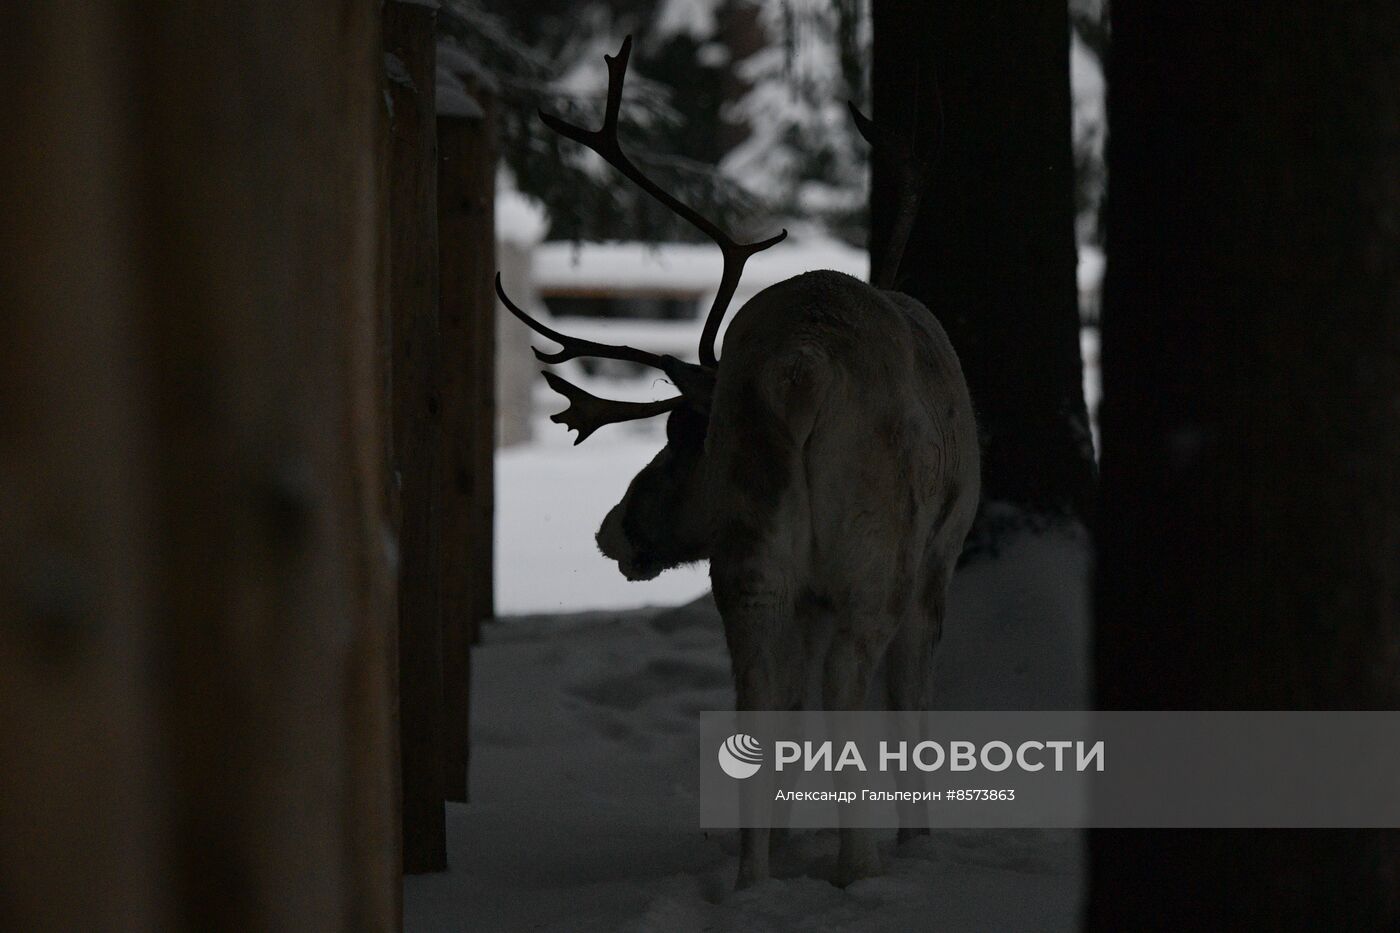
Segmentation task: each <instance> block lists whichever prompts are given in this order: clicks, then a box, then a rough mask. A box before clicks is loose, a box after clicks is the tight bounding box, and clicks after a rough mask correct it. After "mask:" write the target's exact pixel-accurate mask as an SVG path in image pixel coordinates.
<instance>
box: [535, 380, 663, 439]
mask: <svg viewBox="0 0 1400 933" xmlns="http://www.w3.org/2000/svg"><path fill="white" fill-rule="evenodd" d="M544 381H545V382H547V383H549V387H550V388H551V389H553V390H554V391H555V392H558V393H559V394H560V395H562V396H564V398H565V399H567V400H568V402H569V407H568V408H566V409H564V410H563V411H561V412H559V413H557V414H553V415H550V416H549V420H550V421H553V422H554V423H555V424H562V425H563V426H564V427H566V428H568V429H569V430H570V431H577V432H578V437H576V438H574V444H575V445H576V446H577V445H578V444H582V443H583V441H584V439H585V438H587V437H588V435H590V434H592V433H593V432H594V431H596V430H598V429H599V428H601V427H602V426H603V425H605V424H618V423H619V422H623V421H637V420H639V419H641V418H650V417H652V416H653V415H664V414H665V413H666V412H668V411H670V410H671V409H673V408H675V407H676V406H677V405H679V404H680V403H681V402H682V401H684V400H685V396H683V395H676V396H672V397H671V398H663V399H658V400H657V401H655V402H619V401H616V400H614V399H608V398H599V397H598V396H596V395H592V394H590V393H588V392H585V391H584V390H582V389H580V388H579V387H578V386H576V385H574V384H573V383H572V382H570V381H569V380H567V379H564V378H563V377H561V376H558V375H555V374H554V373H552V372H549V371H548V370H545V371H544Z"/></svg>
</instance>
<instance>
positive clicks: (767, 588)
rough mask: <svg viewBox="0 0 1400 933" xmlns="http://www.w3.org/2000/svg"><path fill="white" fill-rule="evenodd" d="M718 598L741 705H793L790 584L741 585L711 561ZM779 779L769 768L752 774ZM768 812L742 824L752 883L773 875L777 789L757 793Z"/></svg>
mask: <svg viewBox="0 0 1400 933" xmlns="http://www.w3.org/2000/svg"><path fill="white" fill-rule="evenodd" d="M711 577H712V579H713V582H714V590H715V601H716V603H717V604H718V605H719V607H720V615H721V616H722V617H723V619H724V629H725V635H726V637H727V639H728V641H729V653H730V657H731V659H732V661H733V664H734V686H735V693H736V697H735V699H736V704H735V709H738V710H740V711H743V710H778V709H784V708H786V707H787V706H788V705H790V700H789V697H790V696H791V690H790V689H789V683H790V682H791V681H792V679H793V676H794V671H793V670H791V668H792V657H793V655H792V653H791V651H789V650H787V648H788V645H787V642H788V640H789V637H790V632H791V629H792V611H791V606H790V601H789V600H788V598H787V593H788V588H787V587H786V586H784V585H781V584H778V583H776V582H772V583H768V584H761V583H757V581H755V580H754V579H753V577H752V576H750V577H748V578H747V579H746V580H744V581H743V583H742V584H741V585H737V586H736V585H735V584H734V582H733V581H732V580H730V579H726V577H725V575H724V574H723V573H722V572H721V573H716V572H715V567H714V565H713V564H712V565H711ZM772 779H773V775H772V771H771V769H770V768H763V769H762V770H760V771H759V773H758V774H757V775H755V776H754V778H752V780H755V781H758V780H765V781H769V782H771V781H772ZM754 796H755V797H757V798H758V801H759V803H758V804H757V805H761V806H763V807H764V808H765V810H764V811H763V812H758V811H756V810H755V811H754V812H752V813H749V812H745V813H744V814H743V816H744V819H745V822H746V823H748V824H749V825H748V826H747V827H745V828H743V829H740V830H739V877H738V881H737V883H736V885H735V886H736V888H739V889H742V888H746V887H748V886H750V885H752V884H755V883H757V882H759V881H764V880H766V879H767V878H768V876H769V868H768V866H769V846H770V835H771V833H770V830H769V829H768V828H767V826H765V825H762V824H766V823H768V822H770V820H769V817H770V816H771V807H772V798H773V794H772V793H771V792H770V793H767V794H757V795H754Z"/></svg>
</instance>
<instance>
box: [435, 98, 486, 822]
mask: <svg viewBox="0 0 1400 933" xmlns="http://www.w3.org/2000/svg"><path fill="white" fill-rule="evenodd" d="M452 90H453V92H454V93H453V94H452V95H445V96H444V98H442V99H440V100H439V108H438V109H439V114H438V236H439V254H440V257H441V265H440V268H439V281H440V282H441V283H442V287H441V326H442V347H443V367H442V418H443V456H444V469H443V484H442V496H443V498H442V525H443V528H442V534H443V546H442V557H443V579H442V587H443V618H442V626H443V627H442V638H443V686H444V696H445V700H446V707H445V723H444V732H445V737H446V748H445V752H444V760H445V762H446V777H447V796H448V799H450V800H466V799H467V761H468V757H469V754H468V721H469V720H468V710H469V700H470V672H471V666H470V652H471V644H472V642H473V641H474V639H475V635H476V632H477V630H478V628H479V626H480V623H481V621H482V619H483V617H484V616H483V612H485V613H489V612H490V608H489V607H490V600H491V586H492V582H491V576H492V575H491V538H492V528H491V525H490V520H491V515H492V493H493V489H492V485H493V484H492V473H493V463H494V459H493V457H494V451H495V404H494V395H495V356H496V353H495V293H494V290H493V286H492V280H493V277H494V275H495V266H496V262H495V259H496V250H495V216H494V211H493V206H494V201H495V175H496V153H495V146H494V141H493V139H492V132H491V122H490V117H489V109H488V107H489V102H488V101H487V100H486V99H485V95H483V94H482V93H480V92H474V93H473V94H472V95H471V97H466V96H464V95H463V92H462V91H461V89H460V88H455V87H454V88H453V89H452ZM459 98H460V100H458V99H459ZM452 101H457V103H456V105H455V106H453V105H452ZM472 104H476V105H477V106H476V107H475V108H473V107H471V106H470V105H472ZM482 105H487V106H486V107H483V106H482Z"/></svg>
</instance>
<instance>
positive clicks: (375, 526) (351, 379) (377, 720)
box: [341, 0, 403, 933]
mask: <svg viewBox="0 0 1400 933" xmlns="http://www.w3.org/2000/svg"><path fill="white" fill-rule="evenodd" d="M347 9H348V13H349V15H348V16H346V18H345V21H344V22H345V25H344V30H343V35H344V36H345V39H344V40H343V42H344V48H345V49H346V57H347V84H346V90H347V92H348V93H349V96H350V97H351V99H354V100H359V101H361V102H362V103H361V105H360V106H357V107H355V108H354V110H353V111H352V112H351V113H350V114H347V115H346V118H345V119H344V120H343V121H342V123H341V128H342V129H343V131H344V132H345V133H346V135H347V137H348V138H347V140H346V147H345V148H346V156H347V158H348V159H349V162H350V168H351V172H352V178H353V179H354V180H355V181H356V182H358V186H361V187H362V190H364V191H365V194H366V195H367V196H365V197H362V198H359V199H357V200H356V201H355V202H354V204H353V206H352V207H351V208H350V210H351V212H352V218H351V225H352V226H351V238H350V240H349V241H348V244H347V245H348V250H347V256H349V257H350V262H351V263H352V265H353V266H354V267H355V268H357V269H370V270H373V272H372V274H371V275H368V276H358V277H357V278H356V280H355V282H356V289H355V291H354V293H353V294H352V295H351V296H350V297H351V300H350V301H347V302H346V303H345V318H346V320H345V328H344V332H345V334H346V338H347V347H346V354H345V359H346V380H347V385H346V390H345V399H346V404H347V406H348V412H347V421H348V425H349V431H348V432H347V440H348V443H349V448H350V449H349V450H348V452H347V462H348V463H351V464H352V465H353V475H352V476H353V490H352V495H353V507H354V510H355V519H356V521H357V525H358V527H357V533H356V534H355V536H354V546H355V552H354V555H353V556H354V569H355V588H354V593H355V600H356V605H355V611H354V613H353V615H352V621H353V624H354V628H353V630H352V636H351V644H350V669H349V685H348V693H347V697H346V720H347V729H348V733H349V736H348V745H347V756H348V761H347V770H348V775H349V788H348V794H347V813H346V821H347V830H348V834H349V852H348V871H349V873H350V878H351V884H350V886H349V890H348V891H347V894H348V897H349V903H348V914H349V917H348V919H349V928H350V929H351V930H355V931H361V933H378V931H397V930H400V929H402V925H403V916H402V915H403V905H402V898H403V885H402V883H401V882H400V872H401V866H402V854H401V851H400V846H401V828H400V812H401V811H400V804H399V786H398V783H397V772H398V756H399V740H398V719H397V717H396V715H395V705H394V704H395V693H396V689H397V683H398V618H397V612H398V597H397V593H396V583H397V581H396V579H395V573H396V568H395V566H394V563H393V550H394V547H393V545H394V542H395V537H394V535H395V531H394V526H393V515H392V512H391V509H390V505H391V500H390V498H389V496H388V482H389V475H390V470H389V456H390V453H391V449H390V446H389V444H390V432H389V425H390V422H389V409H388V404H389V392H388V380H389V378H390V375H391V369H390V362H391V357H390V355H389V339H390V332H389V320H388V308H389V304H388V294H389V292H388V288H389V264H388V263H389V254H388V239H387V232H388V216H389V215H388V210H389V202H388V157H389V150H388V108H387V105H386V104H385V93H384V92H385V84H386V79H385V76H384V59H383V48H382V46H383V43H382V23H381V20H380V14H379V10H380V4H379V3H378V2H375V0H370V2H361V3H356V4H353V5H351V6H350V7H348V8H347Z"/></svg>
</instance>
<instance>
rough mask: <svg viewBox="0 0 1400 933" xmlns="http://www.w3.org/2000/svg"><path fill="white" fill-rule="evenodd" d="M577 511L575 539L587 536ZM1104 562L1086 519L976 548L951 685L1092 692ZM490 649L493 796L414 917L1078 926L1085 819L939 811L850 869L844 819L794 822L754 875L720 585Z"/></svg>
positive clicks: (655, 923)
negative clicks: (713, 803) (718, 738)
mask: <svg viewBox="0 0 1400 933" xmlns="http://www.w3.org/2000/svg"><path fill="white" fill-rule="evenodd" d="M639 446H641V445H639V444H635V443H631V444H629V443H622V442H618V443H616V444H615V445H613V448H614V449H611V452H609V453H603V452H602V451H599V452H598V453H597V454H596V455H595V456H596V459H597V461H598V462H597V463H595V464H593V465H592V466H589V467H586V469H587V470H590V471H591V470H595V469H599V468H600V467H601V465H602V464H603V463H604V462H608V461H612V459H613V458H616V460H615V461H614V462H615V463H616V464H617V465H619V466H620V465H621V461H622V459H623V450H625V449H627V448H629V447H639ZM537 453H538V452H537ZM628 455H629V456H630V455H631V454H630V453H629V454H628ZM529 459H530V458H529V457H524V458H512V457H507V460H506V462H504V463H503V467H511V468H515V469H517V470H519V469H528V467H525V466H524V465H523V463H524V462H526V461H528V460H529ZM577 465H578V464H577V462H574V463H573V464H572V465H571V464H569V463H568V462H567V461H566V462H563V463H561V464H560V469H561V470H568V469H572V468H574V467H577ZM538 466H540V464H536V467H538ZM602 472H603V471H601V470H599V475H600V476H601V475H602ZM517 475H518V473H517ZM561 475H563V474H561ZM617 479H618V480H619V481H621V480H624V479H625V478H624V477H618V478H617ZM577 485H578V491H577V492H576V496H577V498H581V499H586V500H587V504H586V505H577V507H576V509H575V510H574V511H572V512H571V513H570V515H571V516H573V517H581V516H582V513H584V512H590V513H592V512H596V513H597V514H598V515H601V512H602V510H603V509H605V508H606V507H607V506H608V505H610V504H611V503H610V502H608V501H603V500H604V499H605V497H604V496H603V495H602V491H601V490H600V489H599V490H595V489H593V488H592V487H590V486H588V484H587V483H585V482H583V481H578V483H577ZM588 517H589V518H590V520H591V518H592V515H591V514H590V515H589V516H588ZM566 524H567V522H566V521H565V520H564V516H562V515H561V516H560V525H559V527H558V528H557V529H556V533H555V539H556V540H557V543H558V544H559V545H561V546H564V547H568V546H569V543H570V542H571V541H574V540H576V539H577V538H579V537H581V535H580V533H579V532H580V529H578V528H567V527H564V526H565V525H566ZM503 532H505V533H506V534H509V532H508V531H506V529H503ZM556 540H551V547H553V546H554V545H555V543H556ZM517 546H518V544H517ZM556 560H557V558H555V557H552V556H551V557H549V558H547V559H544V558H542V559H541V560H540V561H539V563H537V564H536V565H535V568H534V570H533V573H534V574H536V577H535V583H536V585H537V586H539V587H552V586H554V585H555V584H556V582H557V580H558V579H559V578H560V576H561V573H560V571H559V569H558V568H557V567H555V566H554V564H555V561H556ZM609 572H611V573H612V575H614V576H617V574H616V571H615V570H609ZM589 573H593V571H589ZM673 573H674V572H673ZM1087 574H1088V554H1087V546H1086V543H1085V536H1084V535H1083V533H1082V532H1081V531H1077V530H1052V531H1050V532H1048V533H1045V534H1042V535H1040V536H1036V537H1023V538H1020V539H1018V540H1016V541H1014V542H1012V543H1011V544H1010V545H1008V546H1007V547H1005V548H1004V549H1003V550H1002V551H1001V553H1000V555H999V556H998V557H997V558H995V559H992V560H986V561H983V562H980V563H974V564H972V565H970V566H968V567H966V568H964V569H962V570H960V571H959V573H958V575H957V577H956V578H955V580H954V583H953V592H952V596H951V600H950V611H949V619H948V622H947V625H946V635H945V639H944V642H943V644H942V645H941V646H940V649H939V656H938V658H937V661H936V665H935V666H936V678H937V683H938V684H939V695H938V700H937V703H936V706H937V707H939V708H951V709H958V708H962V709H979V708H982V709H985V708H998V707H1001V708H1037V707H1040V708H1082V706H1083V705H1084V704H1085V702H1086V690H1087V686H1086V669H1087V651H1086V648H1085V644H1086V638H1087V625H1086V619H1087V617H1088V613H1087V602H1088V598H1087V587H1086V580H1087ZM670 576H672V574H663V575H662V577H661V581H664V580H666V579H667V578H668V577H670ZM618 579H619V580H621V577H620V576H619V577H618ZM661 581H658V582H661ZM590 585H597V586H602V585H604V584H603V583H601V582H599V583H595V584H590ZM626 585H627V586H628V587H629V588H630V587H632V586H633V585H632V584H626ZM657 598H660V597H657ZM472 665H473V684H472V686H473V692H474V696H473V718H474V726H473V746H472V761H471V769H472V770H471V785H472V786H471V795H472V802H471V803H470V804H466V805H463V804H449V805H448V856H449V862H450V866H451V868H450V870H449V871H448V872H446V873H443V874H438V875H427V876H417V877H410V878H408V879H406V882H405V929H406V930H407V931H409V933H437V931H468V930H470V931H488V930H527V929H528V930H561V931H562V930H569V931H599V933H602V931H607V933H613V931H658V933H662V931H664V933H670V931H678V933H686V931H697V933H698V931H701V930H744V931H785V930H803V931H823V930H852V931H871V933H880V931H906V930H916V929H937V930H940V931H942V933H960V931H967V933H972V931H979V933H980V931H986V930H1014V931H1018V933H1020V931H1068V930H1072V929H1077V922H1078V905H1079V901H1080V896H1081V889H1082V886H1083V879H1084V854H1083V838H1082V835H1081V834H1079V833H1075V832H1069V831H1045V830H958V831H937V832H935V833H934V834H933V835H931V836H929V837H927V838H920V839H916V840H914V841H913V842H911V843H908V844H906V845H905V846H903V847H901V848H900V850H899V851H898V852H896V851H895V845H894V840H893V837H892V834H891V836H890V838H888V839H886V840H885V842H884V849H883V857H884V861H885V865H886V874H885V875H884V876H882V877H878V878H873V879H870V880H866V881H860V882H857V883H856V884H853V885H851V886H850V887H848V888H846V889H845V890H841V889H838V888H835V887H833V886H832V885H831V884H829V883H828V881H827V880H826V878H827V877H828V876H829V875H830V874H831V872H832V870H833V868H834V859H835V847H836V838H835V835H834V833H832V832H830V831H822V832H816V833H808V832H803V833H795V834H793V835H792V836H790V837H789V838H788V839H787V840H786V841H785V842H784V844H783V846H782V848H781V849H780V850H779V852H778V853H777V856H776V859H775V862H774V874H775V877H774V879H773V880H771V881H768V882H765V883H763V884H760V885H757V886H755V887H753V888H751V889H749V890H747V891H743V892H739V893H735V892H733V890H732V887H733V881H734V877H735V872H736V869H737V861H738V860H737V833H735V832H710V833H706V832H703V831H701V830H700V829H698V828H697V823H698V805H697V800H696V793H697V776H698V775H697V771H698V769H697V763H696V753H697V750H696V747H695V739H696V722H697V714H698V712H699V711H701V710H706V709H725V708H732V702H733V694H732V688H731V685H730V674H729V661H728V657H727V655H726V652H725V648H724V639H723V635H722V630H721V628H720V623H719V620H718V616H717V614H716V612H715V610H714V607H713V603H712V602H711V601H710V600H709V598H708V597H703V598H701V599H700V600H698V601H696V602H694V603H692V604H690V605H687V606H684V607H681V608H678V609H668V610H656V609H651V610H645V609H643V610H631V611H619V610H609V611H604V612H595V613H575V614H572V615H568V616H537V617H522V618H515V619H511V620H509V621H502V622H498V623H496V624H493V625H490V626H488V627H487V628H486V630H485V635H484V640H483V643H482V644H481V645H480V646H479V647H478V648H477V649H476V650H475V652H474V654H473V662H472Z"/></svg>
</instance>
